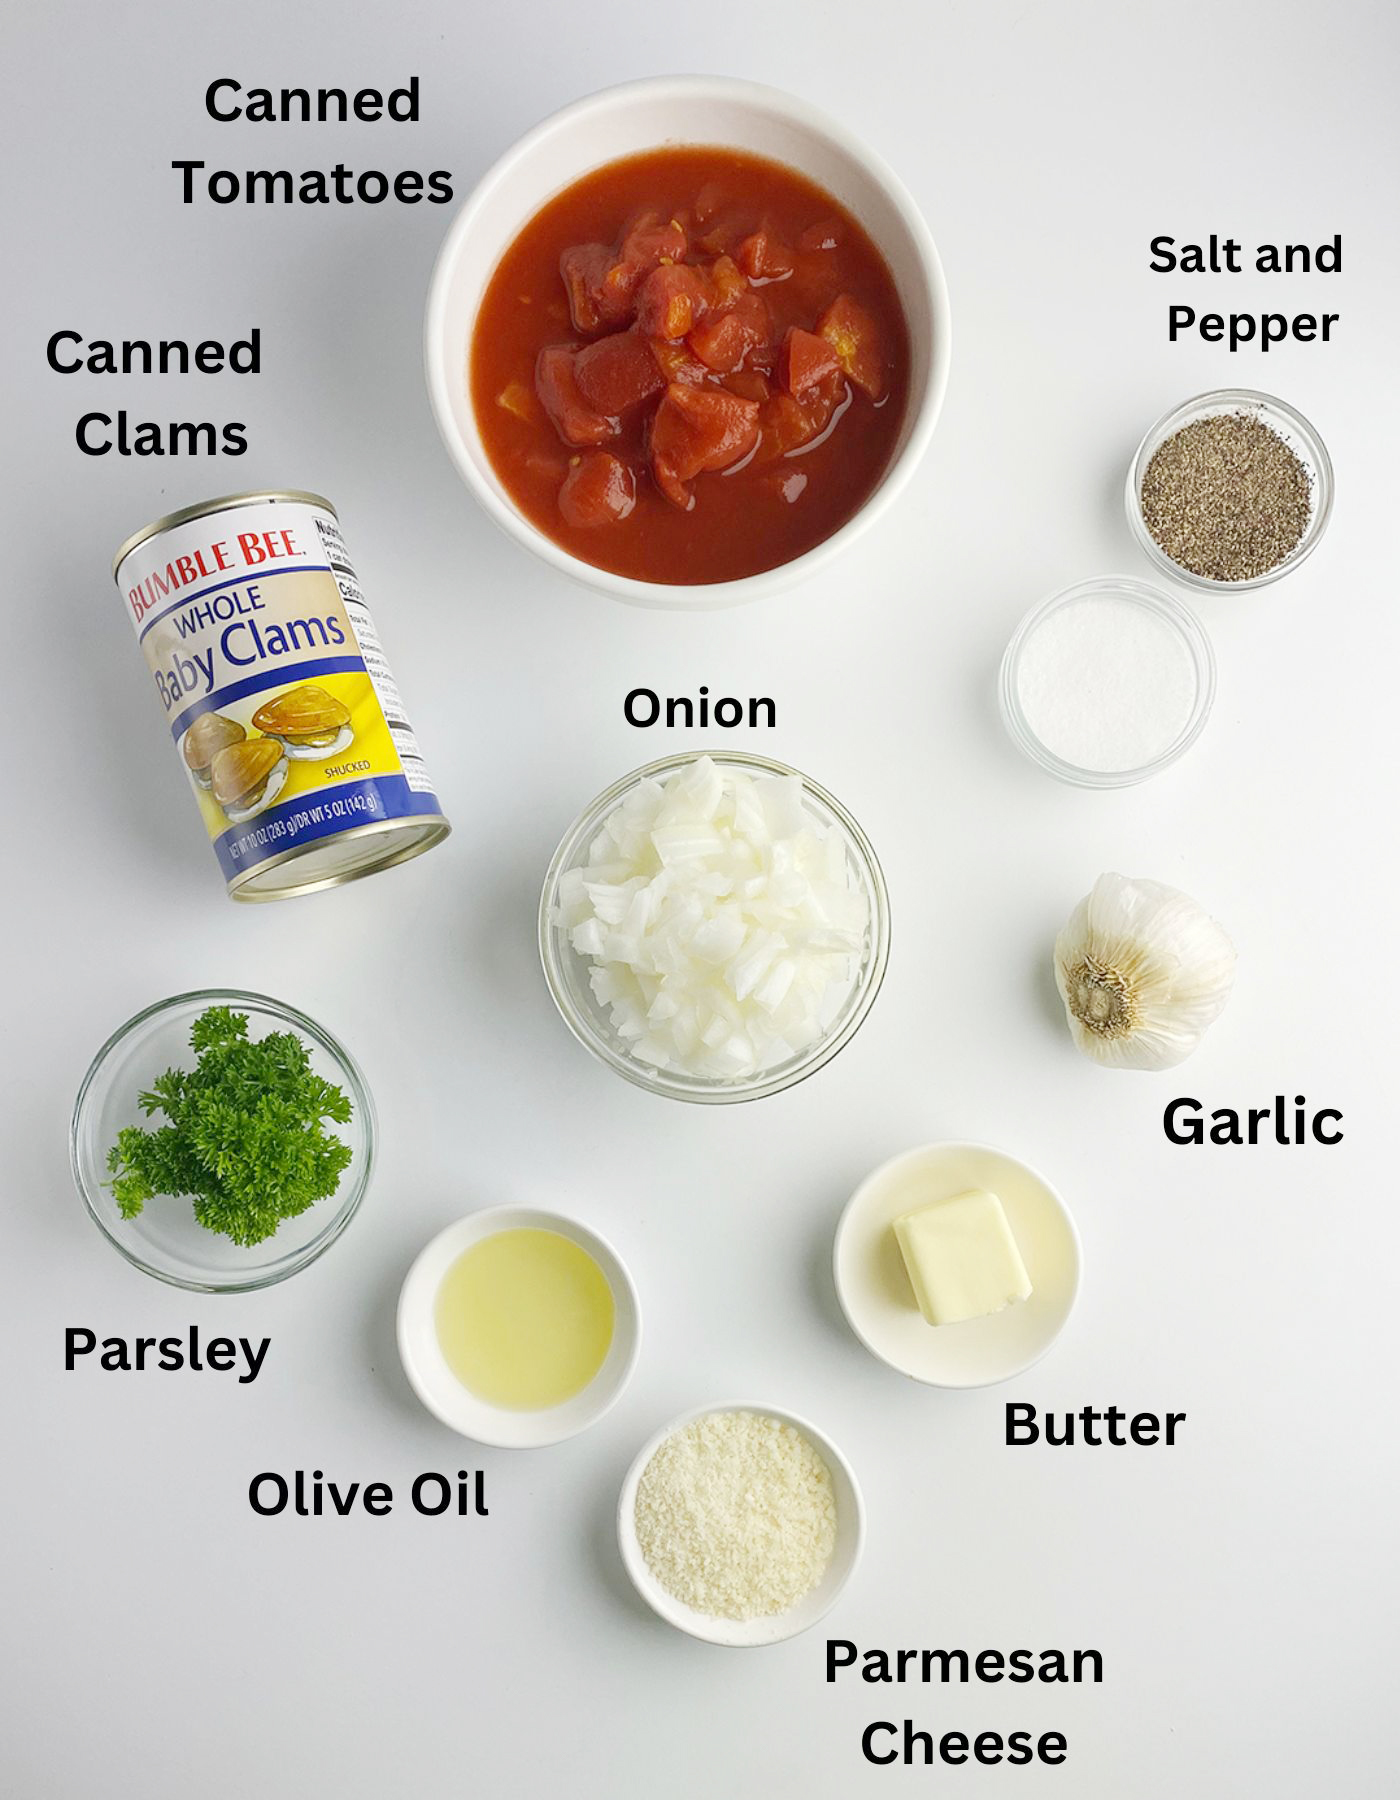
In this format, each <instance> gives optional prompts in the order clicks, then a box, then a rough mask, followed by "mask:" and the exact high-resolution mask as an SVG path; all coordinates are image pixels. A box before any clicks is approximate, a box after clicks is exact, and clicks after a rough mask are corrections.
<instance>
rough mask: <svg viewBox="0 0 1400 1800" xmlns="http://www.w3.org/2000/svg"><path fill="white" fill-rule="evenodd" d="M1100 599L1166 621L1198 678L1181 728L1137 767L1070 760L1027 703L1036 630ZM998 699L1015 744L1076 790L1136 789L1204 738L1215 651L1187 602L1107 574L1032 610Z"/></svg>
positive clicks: (1004, 666) (1007, 659)
mask: <svg viewBox="0 0 1400 1800" xmlns="http://www.w3.org/2000/svg"><path fill="white" fill-rule="evenodd" d="M1095 598H1103V599H1110V600H1121V601H1122V602H1123V603H1124V605H1129V606H1140V607H1142V608H1144V609H1145V610H1146V611H1147V612H1150V613H1151V614H1152V615H1153V617H1154V618H1156V619H1159V620H1161V621H1162V623H1163V624H1165V625H1166V626H1168V627H1169V628H1170V630H1171V632H1172V634H1173V635H1174V636H1175V637H1176V638H1177V639H1178V640H1179V641H1180V643H1181V644H1182V646H1183V647H1184V649H1185V652H1186V655H1187V657H1188V658H1189V661H1190V667H1191V671H1192V674H1193V676H1194V678H1195V696H1194V699H1193V700H1192V703H1191V708H1190V711H1189V713H1188V715H1187V717H1186V719H1185V721H1184V723H1183V724H1182V726H1181V729H1180V730H1179V731H1178V732H1177V734H1176V736H1175V737H1174V738H1173V739H1172V741H1171V742H1170V743H1169V744H1167V745H1166V746H1165V747H1164V748H1163V749H1162V750H1161V751H1160V752H1158V754H1157V755H1155V756H1153V757H1151V758H1149V759H1148V760H1147V761H1145V762H1141V763H1139V764H1137V765H1136V766H1134V767H1131V768H1119V769H1092V768H1085V767H1082V766H1081V765H1080V764H1078V763H1075V762H1069V761H1067V760H1066V759H1065V758H1064V757H1063V756H1060V755H1058V754H1057V753H1056V752H1055V751H1054V750H1052V749H1051V748H1050V747H1049V746H1048V745H1047V744H1044V743H1042V742H1041V740H1040V738H1039V737H1037V735H1036V733H1035V730H1034V728H1033V727H1032V725H1031V722H1030V720H1029V719H1028V718H1027V717H1026V713H1025V710H1024V708H1023V706H1022V704H1021V681H1020V678H1021V659H1022V656H1023V655H1024V653H1025V649H1026V646H1027V644H1028V643H1029V642H1030V641H1031V639H1032V637H1033V636H1034V634H1035V632H1036V631H1037V630H1038V628H1039V627H1040V626H1041V625H1043V624H1044V623H1045V621H1046V619H1048V618H1049V617H1050V615H1051V614H1052V613H1056V612H1058V611H1060V609H1061V608H1063V607H1066V606H1072V605H1073V604H1074V603H1075V602H1076V601H1080V600H1088V599H1095ZM997 696H998V699H999V701H1000V703H1001V717H1002V722H1003V724H1004V725H1005V726H1006V730H1007V733H1008V735H1009V736H1010V738H1011V741H1012V743H1013V744H1015V746H1016V748H1017V749H1018V750H1020V751H1021V752H1022V754H1023V755H1025V756H1028V757H1029V758H1030V760H1031V761H1032V762H1034V763H1039V765H1040V767H1041V768H1042V769H1048V770H1049V772H1050V773H1051V774H1052V775H1055V776H1058V777H1059V779H1060V780H1061V781H1068V782H1070V783H1071V784H1072V785H1073V786H1075V787H1089V788H1117V787H1132V786H1133V785H1134V784H1135V783H1137V782H1139V781H1146V780H1147V778H1148V777H1149V776H1150V775H1157V774H1160V773H1161V771H1162V770H1163V769H1165V768H1167V767H1169V766H1170V765H1171V764H1172V763H1174V762H1175V761H1176V760H1177V758H1178V757H1180V756H1184V755H1185V754H1186V752H1187V751H1188V750H1189V749H1190V748H1191V746H1192V744H1194V743H1195V741H1196V739H1197V738H1198V737H1199V736H1200V735H1201V732H1202V731H1203V730H1204V728H1205V723H1206V720H1207V719H1208V718H1209V717H1210V709H1211V705H1212V703H1213V702H1214V700H1215V652H1214V651H1213V650H1212V649H1211V646H1210V639H1209V638H1208V637H1207V636H1206V634H1205V631H1204V630H1203V629H1202V627H1201V623H1200V621H1199V620H1198V619H1197V617H1196V615H1195V614H1194V613H1193V612H1192V611H1191V609H1190V607H1189V606H1186V605H1185V604H1184V603H1183V602H1182V601H1180V600H1177V599H1175V598H1174V597H1173V596H1172V595H1171V594H1164V593H1163V592H1162V591H1161V589H1160V588H1154V587H1149V586H1148V584H1147V583H1146V582H1145V581H1134V580H1133V578H1132V577H1131V576H1129V575H1105V576H1101V577H1099V578H1098V579H1097V580H1094V581H1081V582H1078V583H1077V584H1076V585H1075V586H1074V587H1069V588H1065V589H1063V591H1062V592H1060V593H1058V594H1051V596H1050V597H1049V599H1048V600H1042V601H1041V602H1040V604H1039V605H1038V606H1033V607H1032V608H1031V610H1030V611H1029V612H1028V613H1027V614H1026V616H1025V618H1024V619H1022V621H1021V623H1020V624H1019V625H1018V626H1017V627H1016V630H1015V631H1014V632H1013V634H1012V637H1011V642H1010V643H1009V644H1008V645H1007V646H1006V654H1005V655H1004V656H1003V657H1002V659H1001V672H1000V674H999V676H998V680H997Z"/></svg>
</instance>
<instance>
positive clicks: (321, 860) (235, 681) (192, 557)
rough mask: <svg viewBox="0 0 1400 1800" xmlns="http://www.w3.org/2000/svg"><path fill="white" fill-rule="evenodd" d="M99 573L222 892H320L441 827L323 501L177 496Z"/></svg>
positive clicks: (402, 852) (407, 853)
mask: <svg viewBox="0 0 1400 1800" xmlns="http://www.w3.org/2000/svg"><path fill="white" fill-rule="evenodd" d="M112 572H113V575H114V576H115V578H116V582H117V586H118V588H119V589H120V590H121V593H122V595H123V597H124V599H125V600H126V602H127V608H128V611H129V613H130V616H131V620H132V624H133V625H134V627H135V630H136V635H137V640H138V641H139V643H140V645H141V648H142V650H143V652H144V654H145V657H146V666H147V668H148V669H149V670H150V674H151V679H152V681H153V683H154V685H155V690H156V696H157V698H158V699H159V701H160V703H161V706H162V707H163V709H164V712H165V716H166V721H167V724H168V725H169V728H170V732H171V735H172V737H173V738H174V740H175V742H176V744H177V745H178V746H179V749H180V754H181V758H182V760H183V763H184V767H185V771H186V774H187V775H188V777H189V780H190V785H191V788H192V789H193V791H194V794H195V796H196V799H197V800H198V802H199V806H200V810H201V812H202V813H203V814H204V819H205V824H206V827H207V829H208V832H209V836H210V838H211V840H212V842H213V845H214V851H215V854H216V856H217V857H218V860H219V865H220V867H221V868H222V870H223V873H224V879H225V882H226V883H227V886H228V891H229V893H230V895H231V896H232V897H233V898H234V899H235V900H278V899H282V898H284V897H286V896H287V895H290V894H304V893H310V892H313V891H314V890H315V889H317V888H323V887H334V886H337V885H338V884H339V883H341V882H344V881H352V880H354V879H355V878H356V877H357V876H360V875H369V874H373V873H374V871H375V870H377V869H382V868H387V867H388V866H389V865H390V864H391V863H396V862H405V861H407V859H408V858H409V857H412V856H417V855H419V854H420V853H421V852H422V851H424V850H429V849H431V848H432V846H433V845H434V844H437V843H440V842H441V841H442V839H443V838H445V837H446V836H447V833H448V830H449V827H448V823H447V820H446V819H445V818H444V817H443V814H442V809H441V807H440V806H439V804H438V800H437V796H436V794H435V793H434V791H433V785H432V782H431V780H430V779H429V777H428V773H427V770H426V768H425V767H424V763H423V758H422V754H421V752H420V751H419V748H418V740H417V738H416V736H415V735H414V732H413V728H412V726H411V725H410V724H409V723H408V719H407V716H406V715H405V712H404V708H403V701H402V699H401V697H400V695H399V690H398V686H397V684H396V683H395V681H394V677H393V674H392V672H391V670H390V668H389V664H388V662H387V660H386V658H385V655H384V650H383V647H382V645H381V644H380V641H379V636H378V633H377V632H376V630H375V628H374V622H373V620H372V619H371V617H370V613H369V608H368V606H367V604H366V602H365V597H364V594H363V592H362V591H361V588H360V584H359V581H358V579H357V578H356V575H355V570H354V567H353V566H352V564H351V562H350V559H349V556H348V554H347V553H346V549H345V540H344V538H343V537H342V536H341V532H340V521H339V519H338V518H337V516H336V512H335V508H334V507H333V506H332V505H331V503H330V502H329V501H328V500H323V499H322V498H321V497H320V496H319V495H316V494H305V493H297V492H267V493H256V494H231V495H228V496H226V497H225V498H223V499H219V500H210V501H208V502H207V503H206V504H204V505H202V506H191V507H187V508H186V509H185V510H184V511H183V512H178V513H173V514H171V515H170V517H168V518H165V519H159V520H157V521H156V523H155V524H154V525H148V526H147V527H146V529H145V530H144V531H139V532H137V534H136V535H135V536H134V537H132V538H130V539H128V540H127V542H126V543H125V544H123V545H122V547H121V549H120V550H119V551H118V552H117V555H116V558H115V560H114V562H113V564H112Z"/></svg>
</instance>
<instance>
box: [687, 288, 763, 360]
mask: <svg viewBox="0 0 1400 1800" xmlns="http://www.w3.org/2000/svg"><path fill="white" fill-rule="evenodd" d="M768 331H769V318H768V308H767V307H766V306H765V305H764V303H763V300H762V297H761V296H760V295H758V294H755V293H744V294H742V295H741V296H740V297H739V299H737V300H736V301H734V303H733V304H732V305H731V306H730V307H728V308H727V310H726V311H724V312H722V313H711V314H710V316H709V317H708V318H706V319H702V320H701V322H700V323H699V324H698V325H697V326H696V327H695V329H694V330H693V331H692V332H691V334H690V336H689V338H688V339H687V340H686V341H687V342H688V343H689V345H690V347H691V349H692V350H693V351H694V352H695V354H696V355H697V356H698V357H699V358H700V360H701V362H702V363H704V365H705V367H706V368H707V369H713V370H714V371H715V373H716V374H718V375H732V374H733V372H734V370H735V369H737V368H738V367H739V365H740V364H741V363H742V362H743V360H744V358H745V357H746V356H747V355H748V354H749V352H750V351H751V350H753V349H754V347H755V346H756V345H758V344H762V343H766V342H767V339H768Z"/></svg>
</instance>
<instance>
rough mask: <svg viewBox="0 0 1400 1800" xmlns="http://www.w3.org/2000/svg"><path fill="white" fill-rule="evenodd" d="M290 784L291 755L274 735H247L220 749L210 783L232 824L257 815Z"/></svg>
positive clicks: (238, 823)
mask: <svg viewBox="0 0 1400 1800" xmlns="http://www.w3.org/2000/svg"><path fill="white" fill-rule="evenodd" d="M286 784H287V758H286V756H285V754H284V753H283V750H282V747H281V745H280V744H278V743H277V742H276V741H275V740H274V739H273V738H266V737H258V738H245V739H244V740H243V742H242V743H241V744H229V745H228V746H227V748H225V749H223V750H220V751H219V753H218V755H217V756H216V757H215V758H214V760H213V762H212V763H211V764H210V768H209V786H210V788H211V790H212V791H213V795H214V798H215V800H217V801H218V803H219V805H220V806H221V807H222V808H223V810H224V817H225V818H226V819H227V820H228V821H229V823H230V824H231V825H242V824H244V823H245V822H246V821H247V820H248V819H254V818H256V817H257V815H258V814H259V813H260V812H262V811H263V809H264V808H265V807H268V806H271V804H272V802H273V801H274V800H275V799H276V798H277V796H278V795H279V794H280V793H281V792H282V789H283V788H284V787H285V786H286Z"/></svg>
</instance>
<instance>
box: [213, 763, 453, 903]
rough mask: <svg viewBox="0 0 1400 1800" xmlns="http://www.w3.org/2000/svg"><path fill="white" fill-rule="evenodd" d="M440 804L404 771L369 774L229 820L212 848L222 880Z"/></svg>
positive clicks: (437, 807)
mask: <svg viewBox="0 0 1400 1800" xmlns="http://www.w3.org/2000/svg"><path fill="white" fill-rule="evenodd" d="M440 810H441V809H440V808H439V805H438V801H437V796H436V795H435V794H422V793H415V792H414V791H413V789H412V788H411V787H410V786H409V785H408V782H407V781H406V780H405V779H404V777H403V776H402V775H371V776H367V777H365V779H364V780H362V781H346V782H338V783H336V785H335V786H333V787H329V788H317V789H316V790H315V791H314V792H313V793H310V794H301V795H298V797H297V798H296V799H295V800H283V801H281V802H280V803H279V804H278V805H276V806H269V807H268V809H267V811H266V812H262V813H259V814H258V815H257V817H256V818H254V819H249V820H248V822H247V823H246V824H245V825H233V826H230V827H229V829H228V830H227V831H225V832H223V833H222V834H221V835H220V836H219V837H216V838H215V839H214V854H215V855H216V856H217V857H218V859H219V867H220V868H221V869H222V870H223V872H224V880H225V881H232V880H233V878H234V876H235V875H246V874H248V873H249V871H250V870H253V869H256V868H258V867H259V866H260V865H261V864H262V863H265V862H267V861H269V860H270V859H271V858H272V857H274V856H282V855H284V854H285V853H286V852H287V851H288V850H298V849H301V848H303V847H304V846H305V845H307V844H314V843H316V842H317V841H318V840H319V839H320V838H328V837H335V836H336V835H337V834H338V833H339V832H342V831H353V830H354V828H355V827H356V826H357V825H373V824H376V823H378V822H379V821H380V820H383V819H404V818H412V817H414V816H416V815H419V814H423V813H436V812H438V811H440Z"/></svg>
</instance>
